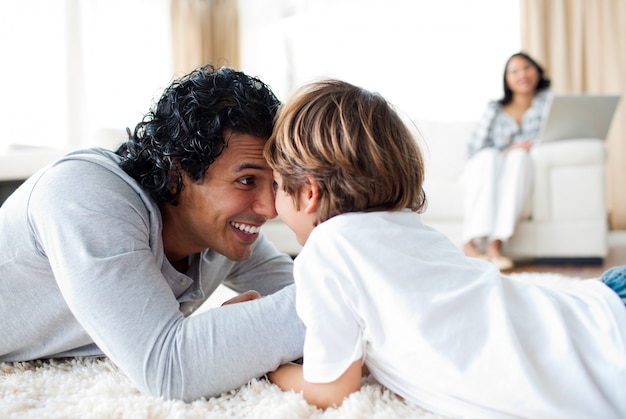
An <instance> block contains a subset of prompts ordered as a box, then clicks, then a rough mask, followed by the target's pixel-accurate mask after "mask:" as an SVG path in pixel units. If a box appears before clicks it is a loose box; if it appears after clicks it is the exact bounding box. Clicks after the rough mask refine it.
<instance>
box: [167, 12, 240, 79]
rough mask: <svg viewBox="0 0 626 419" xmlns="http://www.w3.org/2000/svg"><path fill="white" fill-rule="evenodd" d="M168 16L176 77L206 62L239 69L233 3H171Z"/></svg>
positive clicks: (237, 36)
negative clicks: (169, 18) (169, 17)
mask: <svg viewBox="0 0 626 419" xmlns="http://www.w3.org/2000/svg"><path fill="white" fill-rule="evenodd" d="M170 14H171V26H172V55H173V67H174V73H175V74H176V75H179V76H180V75H183V74H186V73H188V72H189V71H191V70H193V69H194V68H196V67H198V66H200V65H203V64H206V63H211V64H213V65H215V66H216V67H221V66H228V67H233V68H236V69H238V68H239V17H238V7H237V0H171V3H170Z"/></svg>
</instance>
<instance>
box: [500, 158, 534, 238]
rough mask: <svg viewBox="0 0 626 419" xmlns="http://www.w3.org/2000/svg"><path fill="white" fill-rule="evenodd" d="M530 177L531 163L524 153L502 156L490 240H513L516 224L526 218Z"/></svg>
mask: <svg viewBox="0 0 626 419" xmlns="http://www.w3.org/2000/svg"><path fill="white" fill-rule="evenodd" d="M532 174H533V165H532V160H531V157H530V153H528V152H527V151H526V150H522V149H516V150H512V151H511V152H509V153H507V154H506V156H504V163H503V166H502V171H501V173H500V183H499V185H498V198H497V199H498V203H497V212H496V216H495V221H494V229H493V233H492V237H491V239H492V240H500V241H501V242H506V241H507V240H508V239H510V238H511V236H513V232H514V231H515V227H516V226H517V223H518V222H519V221H520V220H521V219H522V218H524V217H527V216H528V215H529V211H528V209H529V208H530V205H529V203H530V200H531V199H532Z"/></svg>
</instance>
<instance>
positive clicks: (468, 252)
mask: <svg viewBox="0 0 626 419" xmlns="http://www.w3.org/2000/svg"><path fill="white" fill-rule="evenodd" d="M463 253H465V256H469V257H472V258H481V257H484V255H483V254H482V253H480V250H478V248H477V247H476V244H475V243H474V242H473V241H471V240H470V241H468V242H467V243H465V245H463Z"/></svg>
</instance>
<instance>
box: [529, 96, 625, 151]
mask: <svg viewBox="0 0 626 419" xmlns="http://www.w3.org/2000/svg"><path fill="white" fill-rule="evenodd" d="M619 99H620V96H619V95H589V94H555V95H554V96H553V97H552V100H551V102H550V103H549V104H548V107H547V112H546V115H545V116H544V118H543V123H542V127H541V131H540V135H539V142H542V143H544V142H549V141H558V140H565V139H573V138H599V139H602V140H603V139H605V138H606V134H607V133H608V131H609V127H610V126H611V121H612V120H613V115H614V114H615V109H616V108H617V103H618V102H619Z"/></svg>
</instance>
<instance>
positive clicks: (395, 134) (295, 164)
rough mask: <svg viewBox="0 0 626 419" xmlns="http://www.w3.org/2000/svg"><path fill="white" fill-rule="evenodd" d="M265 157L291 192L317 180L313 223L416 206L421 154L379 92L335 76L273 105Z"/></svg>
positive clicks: (422, 200) (421, 200)
mask: <svg viewBox="0 0 626 419" xmlns="http://www.w3.org/2000/svg"><path fill="white" fill-rule="evenodd" d="M265 157H266V159H267V161H268V163H269V165H270V166H271V167H272V169H274V170H276V171H277V172H278V173H279V174H280V175H281V177H282V181H283V189H284V190H285V192H286V193H288V194H289V195H291V196H292V197H294V201H295V204H296V208H299V206H298V200H297V197H298V194H299V192H300V191H301V188H302V186H303V185H304V184H306V183H307V182H308V177H310V178H312V179H314V180H315V181H316V182H317V184H318V185H319V190H320V202H319V204H318V209H317V219H316V225H317V224H319V223H321V222H324V221H326V220H327V219H329V218H331V217H333V216H335V215H339V214H343V213H347V212H357V211H380V210H399V209H404V208H410V209H412V210H414V211H422V210H423V208H424V206H425V204H426V196H425V194H424V191H423V189H422V185H423V181H424V161H423V157H422V153H421V151H420V149H419V147H418V145H417V143H416V141H415V139H414V137H413V135H412V134H411V131H410V130H409V129H408V128H407V126H406V125H405V124H404V122H403V121H402V119H401V118H400V117H399V115H398V114H397V113H396V112H395V110H394V109H393V108H392V107H391V105H390V104H389V103H388V102H387V101H386V100H385V99H384V98H383V97H382V96H380V95H379V94H376V93H372V92H369V91H367V90H365V89H362V88H359V87H356V86H353V85H351V84H349V83H346V82H343V81H340V80H324V81H319V82H314V83H311V84H308V85H305V86H303V87H301V88H300V89H299V90H297V91H296V92H295V94H294V95H293V96H292V97H291V98H290V100H289V101H288V102H287V103H286V104H285V105H284V106H283V107H282V109H280V110H279V116H278V119H277V122H276V126H275V127H274V132H273V134H272V136H271V138H270V139H269V141H268V142H267V144H266V146H265Z"/></svg>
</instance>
